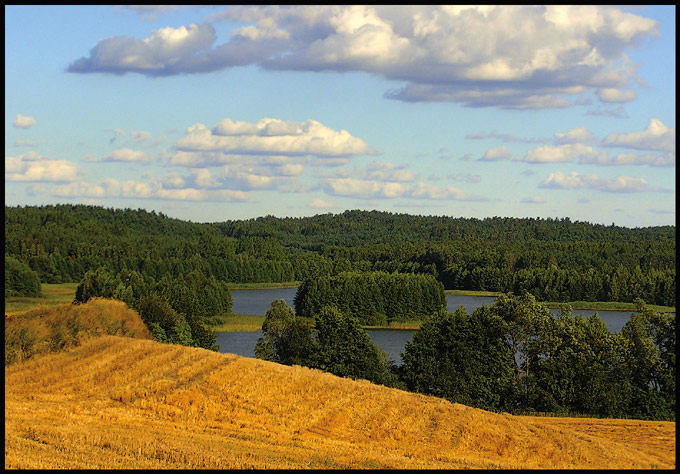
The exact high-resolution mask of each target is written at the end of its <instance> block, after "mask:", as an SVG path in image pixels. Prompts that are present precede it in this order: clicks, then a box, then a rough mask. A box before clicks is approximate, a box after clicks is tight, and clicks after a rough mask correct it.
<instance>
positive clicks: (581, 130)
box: [555, 127, 593, 145]
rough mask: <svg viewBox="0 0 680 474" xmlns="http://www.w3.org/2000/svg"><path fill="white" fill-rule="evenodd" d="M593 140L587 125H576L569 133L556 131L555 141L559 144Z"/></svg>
mask: <svg viewBox="0 0 680 474" xmlns="http://www.w3.org/2000/svg"><path fill="white" fill-rule="evenodd" d="M592 140H593V136H592V134H591V133H590V132H589V131H588V129H587V128H585V127H576V128H572V129H571V130H569V131H568V132H567V133H556V134H555V142H556V143H557V144H559V145H563V144H569V143H589V142H591V141H592Z"/></svg>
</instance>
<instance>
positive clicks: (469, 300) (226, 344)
mask: <svg viewBox="0 0 680 474" xmlns="http://www.w3.org/2000/svg"><path fill="white" fill-rule="evenodd" d="M296 291H297V288H272V289H263V290H231V296H232V298H233V299H234V306H233V309H232V311H233V312H234V313H236V314H255V315H259V316H264V315H265V313H266V312H267V310H268V309H269V307H270V305H271V303H272V301H274V300H277V299H282V300H284V301H285V302H286V304H288V306H290V307H291V308H293V307H294V305H293V298H295V292H296ZM495 299H496V298H495V297H493V296H458V295H446V305H447V310H448V311H450V312H453V311H455V310H456V309H457V308H458V306H460V305H463V307H464V308H465V311H467V312H468V313H469V314H472V312H473V311H474V310H475V309H476V308H478V307H480V306H482V305H483V304H485V305H487V306H491V305H492V304H493V302H494V301H495ZM550 312H551V313H552V314H553V315H555V316H559V314H560V310H559V309H551V310H550ZM596 312H597V314H598V315H599V316H600V318H602V320H603V321H604V323H605V324H606V325H607V328H608V329H609V331H611V332H619V331H620V330H621V328H623V326H624V324H626V322H627V321H628V319H630V316H631V314H632V313H631V312H629V311H592V310H574V311H573V312H572V314H574V315H577V314H581V315H583V317H584V318H587V317H588V316H591V315H593V314H595V313H596ZM367 332H368V334H369V336H371V339H372V340H373V342H374V343H375V344H376V345H377V346H378V347H380V348H381V349H383V350H384V351H385V352H386V353H387V355H388V359H391V360H393V361H394V362H395V363H396V364H397V365H399V364H401V356H400V353H401V352H403V351H404V347H405V346H406V343H407V342H409V341H410V340H411V339H412V337H413V333H414V332H415V331H409V330H401V329H398V330H395V329H371V330H368V331H367ZM216 337H217V345H218V346H219V348H220V352H229V353H232V354H237V355H240V356H243V357H255V344H256V343H257V340H258V339H259V338H260V337H262V331H252V332H221V333H217V334H216Z"/></svg>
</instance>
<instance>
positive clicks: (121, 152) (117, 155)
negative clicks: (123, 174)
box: [102, 148, 152, 163]
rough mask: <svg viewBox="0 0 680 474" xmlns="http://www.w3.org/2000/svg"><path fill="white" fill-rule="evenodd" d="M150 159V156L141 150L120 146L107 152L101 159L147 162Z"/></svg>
mask: <svg viewBox="0 0 680 474" xmlns="http://www.w3.org/2000/svg"><path fill="white" fill-rule="evenodd" d="M151 159H152V158H151V157H150V156H149V155H147V154H146V153H144V152H143V151H139V150H132V149H130V148H120V149H118V150H114V151H113V152H112V153H109V154H108V155H107V156H106V157H105V158H104V159H103V160H102V161H110V162H124V163H133V162H147V161H151Z"/></svg>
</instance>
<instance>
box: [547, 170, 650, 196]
mask: <svg viewBox="0 0 680 474" xmlns="http://www.w3.org/2000/svg"><path fill="white" fill-rule="evenodd" d="M539 187H540V188H549V189H580V188H586V189H594V190H597V191H605V192H611V193H634V192H645V191H663V190H661V189H659V188H655V187H652V186H650V185H649V183H648V182H647V180H645V179H644V178H630V177H628V176H617V177H615V178H610V179H607V178H600V177H599V176H597V175H594V174H590V175H580V174H578V173H577V172H575V171H572V172H571V173H570V174H568V175H567V174H564V173H561V172H559V171H557V172H555V173H550V175H549V176H548V177H547V178H546V179H545V180H544V181H543V182H542V183H541V184H540V185H539Z"/></svg>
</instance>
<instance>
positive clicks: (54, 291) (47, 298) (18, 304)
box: [5, 283, 78, 314]
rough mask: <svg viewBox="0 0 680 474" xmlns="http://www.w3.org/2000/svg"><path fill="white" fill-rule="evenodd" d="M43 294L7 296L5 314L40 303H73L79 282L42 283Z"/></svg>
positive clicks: (23, 309)
mask: <svg viewBox="0 0 680 474" xmlns="http://www.w3.org/2000/svg"><path fill="white" fill-rule="evenodd" d="M41 287H42V288H41V289H42V296H41V297H37V298H29V297H24V296H10V297H9V298H5V314H8V313H10V314H11V313H16V312H21V311H26V310H27V309H31V308H34V307H36V306H39V305H45V306H48V307H50V306H56V305H60V304H64V303H71V302H72V301H73V298H75V296H76V288H78V283H59V284H49V283H43V284H42V285H41Z"/></svg>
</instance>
